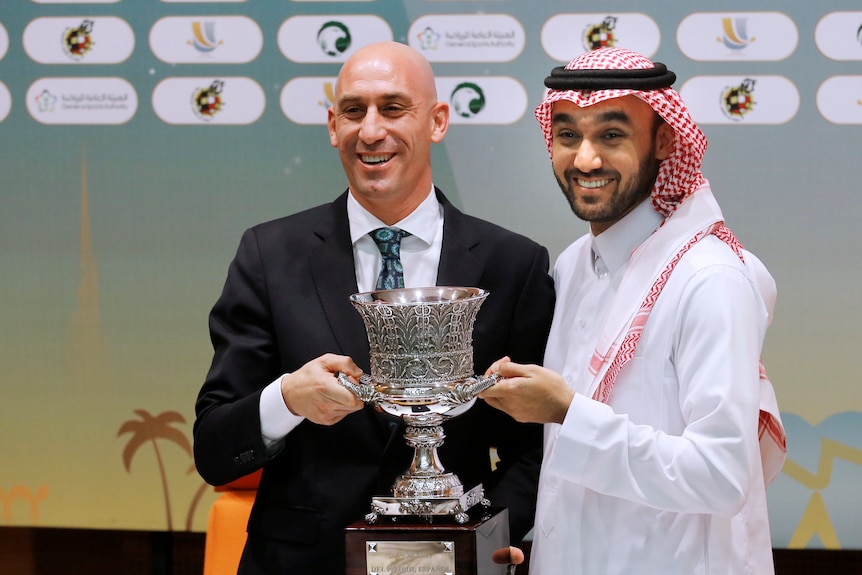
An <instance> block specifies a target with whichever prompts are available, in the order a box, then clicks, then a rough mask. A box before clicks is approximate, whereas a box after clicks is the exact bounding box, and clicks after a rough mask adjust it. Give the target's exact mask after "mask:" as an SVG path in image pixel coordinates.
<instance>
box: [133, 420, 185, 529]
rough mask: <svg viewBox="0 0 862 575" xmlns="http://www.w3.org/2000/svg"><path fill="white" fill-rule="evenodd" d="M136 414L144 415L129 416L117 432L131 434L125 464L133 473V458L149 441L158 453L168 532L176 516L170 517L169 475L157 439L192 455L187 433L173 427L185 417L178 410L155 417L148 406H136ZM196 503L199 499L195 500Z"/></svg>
mask: <svg viewBox="0 0 862 575" xmlns="http://www.w3.org/2000/svg"><path fill="white" fill-rule="evenodd" d="M135 413H136V414H138V416H139V417H140V418H141V419H140V420H134V419H130V420H128V421H126V422H125V423H123V425H122V426H121V427H120V430H119V431H118V432H117V437H119V436H121V435H123V434H124V433H131V434H132V437H131V439H129V442H128V443H127V444H126V447H125V449H124V450H123V463H125V465H126V471H127V472H129V473H131V466H132V458H133V457H134V456H135V454H136V453H137V452H138V448H139V447H141V446H142V445H144V444H145V443H147V442H149V443H150V444H152V446H153V449H154V450H155V452H156V461H157V462H158V464H159V472H160V474H161V477H162V491H163V492H164V494H165V511H166V515H167V518H168V531H173V519H172V517H171V499H170V493H169V491H168V476H167V473H166V472H165V465H164V462H163V461H162V454H161V452H160V451H159V443H158V442H157V441H156V440H157V439H164V440H167V441H172V442H173V443H175V444H176V445H178V446H180V448H182V449H183V451H185V452H186V453H187V454H188V455H189V457H193V455H192V446H191V442H189V440H188V438H187V437H186V435H185V434H184V433H183V432H182V431H180V430H179V429H176V428H174V427H171V425H172V424H174V423H185V422H186V420H185V418H184V417H183V416H182V415H181V414H180V413H179V412H177V411H164V412H162V413H160V414H158V415H156V416H153V415H152V414H150V412H148V411H147V410H145V409H136V410H135ZM194 503H195V504H196V503H197V501H195V502H194Z"/></svg>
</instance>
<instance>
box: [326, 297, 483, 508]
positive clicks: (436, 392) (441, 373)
mask: <svg viewBox="0 0 862 575" xmlns="http://www.w3.org/2000/svg"><path fill="white" fill-rule="evenodd" d="M486 297H488V292H487V291H485V290H482V289H479V288H469V287H425V288H406V289H394V290H380V291H372V292H365V293H358V294H354V295H352V296H350V302H351V303H352V304H353V306H354V307H355V308H356V309H357V311H359V313H360V314H361V315H362V319H363V321H364V322H365V328H366V330H367V331H368V342H369V344H370V351H371V374H370V375H368V374H364V375H362V377H361V378H360V380H359V384H358V385H357V384H355V383H353V382H352V381H351V380H350V379H349V378H348V377H347V376H346V375H345V374H339V376H338V379H339V382H340V383H341V385H343V386H344V387H346V388H347V389H349V390H350V391H352V392H353V393H354V394H356V396H357V397H358V398H359V399H361V400H362V401H364V402H365V403H369V404H372V405H375V406H378V407H380V408H381V409H382V410H383V411H384V412H385V413H387V414H389V415H390V416H391V417H393V418H397V419H401V420H403V421H404V423H405V424H406V425H407V429H406V431H405V433H404V437H405V440H406V441H407V444H408V445H410V446H411V447H413V449H414V454H413V462H412V464H411V465H410V468H409V469H408V470H407V472H406V473H405V474H404V475H402V476H401V477H399V478H398V479H397V480H396V481H395V484H394V486H393V495H394V497H375V498H373V499H372V502H371V508H372V511H371V513H369V514H368V515H366V521H368V522H369V523H375V522H376V521H377V518H378V516H379V515H391V516H399V515H421V516H425V517H431V516H434V515H451V516H453V517H454V518H455V520H456V521H458V522H459V523H464V522H466V521H467V520H468V516H467V513H466V512H467V511H468V510H469V509H470V508H471V507H473V506H474V505H475V504H477V503H481V504H483V505H485V506H486V507H487V506H488V505H489V502H488V501H487V500H486V499H485V496H484V492H483V490H482V486H481V485H477V486H476V487H474V488H472V489H470V490H469V491H467V492H465V491H464V486H463V485H462V483H461V481H460V480H459V479H458V477H457V476H456V475H455V474H453V473H448V472H446V471H445V470H444V468H443V466H442V465H441V463H440V460H439V458H438V456H437V448H438V447H440V446H441V445H442V444H443V440H444V438H445V435H444V433H443V427H442V423H443V422H444V421H446V420H447V419H449V418H452V417H455V416H457V415H460V414H462V413H464V412H466V411H467V410H468V409H470V407H472V405H473V403H475V401H476V395H478V394H479V393H480V392H482V391H484V390H485V389H488V388H489V387H491V386H492V385H494V383H495V382H496V380H497V377H496V375H492V376H490V377H488V378H484V379H479V378H476V377H475V376H474V375H473V322H474V321H475V319H476V313H477V312H478V311H479V307H480V306H481V305H482V302H484V300H485V298H486Z"/></svg>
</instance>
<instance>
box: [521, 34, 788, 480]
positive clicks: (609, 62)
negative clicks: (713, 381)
mask: <svg viewBox="0 0 862 575" xmlns="http://www.w3.org/2000/svg"><path fill="white" fill-rule="evenodd" d="M654 66H655V65H654V64H653V62H652V61H650V60H649V59H648V58H646V57H644V56H642V55H640V54H638V53H636V52H632V51H630V50H626V49H621V48H600V49H598V50H593V51H590V52H586V53H584V54H582V55H580V56H578V57H577V58H575V59H573V60H572V61H571V62H569V63H568V64H567V65H566V66H565V69H566V70H639V69H644V70H646V69H651V68H653V67H654ZM628 95H632V96H636V97H637V98H640V99H641V100H643V101H644V102H646V103H647V104H649V105H650V107H652V108H653V110H655V111H656V113H657V114H659V116H661V117H662V118H663V119H664V121H665V122H667V124H669V125H670V126H671V127H672V128H673V129H674V131H675V133H676V137H675V140H674V147H673V150H672V152H671V154H670V155H669V156H668V157H667V158H666V159H665V160H663V161H662V162H661V165H660V167H659V171H658V176H657V177H656V182H655V185H654V186H653V189H652V192H651V194H650V200H651V202H652V205H653V207H654V208H655V209H656V211H658V212H659V213H660V214H662V215H663V216H665V223H667V222H669V221H670V220H671V219H673V215H674V213H675V212H676V211H677V209H678V208H679V206H680V204H681V203H683V202H684V201H685V199H686V198H688V197H689V196H691V195H692V194H694V193H695V191H697V190H698V189H700V188H701V187H704V186H706V180H705V178H704V176H703V174H702V172H701V169H700V168H701V162H702V160H703V156H704V153H705V152H706V147H707V141H706V136H705V135H704V134H703V132H702V131H701V129H700V128H699V127H698V126H697V125H696V124H695V123H694V120H693V119H692V118H691V115H690V114H689V112H688V108H687V107H686V105H685V103H684V102H683V100H682V98H681V97H680V95H679V93H677V91H676V90H674V89H673V88H671V87H666V88H659V89H654V90H638V89H631V88H614V89H591V90H556V89H551V90H549V91H548V92H547V94H546V96H545V98H544V99H543V100H542V102H541V104H539V106H537V107H536V111H535V115H536V119H537V120H538V121H539V125H540V126H541V128H542V132H543V133H544V136H545V141H546V143H547V146H548V152H549V153H550V154H552V155H553V138H552V132H551V124H552V118H553V107H554V103H555V102H558V101H560V100H568V101H570V102H573V103H574V104H576V105H578V106H580V107H582V108H583V107H587V106H592V105H594V104H597V103H599V102H603V101H605V100H609V99H612V98H621V97H623V96H628ZM716 209H717V206H716ZM718 214H719V218H720V211H718ZM680 218H682V216H680ZM663 227H664V225H663ZM663 231H668V230H663ZM687 234H688V235H686V237H684V238H682V241H681V243H679V244H677V245H676V247H675V248H674V250H673V253H672V254H671V257H669V258H668V259H667V260H662V261H663V263H662V264H661V265H660V266H656V269H655V275H654V278H655V279H654V282H653V284H652V286H651V287H650V288H649V290H648V291H647V293H646V295H645V297H644V299H643V300H642V303H641V305H640V307H639V308H638V309H637V310H632V311H633V313H631V314H629V315H628V316H626V320H625V321H624V322H623V323H616V324H614V325H607V326H605V330H604V332H603V334H602V336H601V338H600V340H601V341H602V342H605V344H606V345H602V344H600V345H599V346H598V347H597V348H596V350H595V352H594V354H593V358H592V360H591V362H590V372H591V373H592V374H593V375H594V376H596V377H599V378H601V379H600V381H599V383H598V386H597V387H596V391H595V393H594V395H593V399H596V400H598V401H602V402H603V403H607V402H608V400H609V398H610V394H611V391H612V389H613V386H614V383H615V382H616V378H617V375H618V374H619V373H620V371H621V370H622V368H623V366H624V365H625V364H626V363H627V362H628V361H629V360H630V359H632V358H633V357H634V353H635V349H636V348H637V344H638V340H639V339H640V336H641V333H642V331H643V328H644V325H645V324H646V321H647V318H648V316H649V313H650V311H651V310H652V307H653V305H654V303H655V302H656V300H657V299H658V296H659V295H660V294H661V291H662V289H663V288H664V286H665V284H666V283H667V280H668V278H669V277H670V274H671V272H672V271H673V268H674V267H675V266H676V263H677V262H679V260H680V259H682V257H683V255H684V254H685V253H686V252H687V251H688V250H689V249H690V248H691V247H692V246H693V245H694V244H695V243H697V242H698V241H699V240H700V239H702V238H703V237H705V236H707V235H715V236H717V237H718V238H719V239H721V240H722V241H724V242H725V243H727V244H728V245H729V246H730V247H731V248H732V249H733V251H734V253H736V254H737V256H739V258H740V259H741V260H742V261H743V262H745V257H744V255H745V253H746V252H745V251H744V250H743V247H742V245H741V244H740V243H739V241H738V240H737V238H736V237H735V236H734V235H733V232H731V231H730V229H729V228H728V227H727V226H725V225H724V222H723V221H721V219H717V220H714V221H708V220H704V225H703V227H702V228H700V229H699V230H696V231H695V232H694V233H691V232H687ZM653 265H655V264H654V263H653ZM612 315H614V314H612ZM760 378H761V385H760V387H761V414H760V426H759V427H760V430H759V434H760V444H761V459H762V462H763V467H764V479H765V480H766V482H767V484H769V483H771V482H772V480H773V479H774V478H775V477H776V476H777V475H778V473H779V471H780V470H781V466H782V465H783V463H784V459H785V456H786V451H787V447H786V438H785V434H784V429H783V427H782V425H781V420H780V416H779V413H778V406H777V402H776V401H775V395H774V391H773V389H772V384H771V383H770V382H769V379H768V378H767V376H766V371H765V370H764V368H763V364H762V362H761V365H760Z"/></svg>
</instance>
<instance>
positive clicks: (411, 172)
mask: <svg viewBox="0 0 862 575" xmlns="http://www.w3.org/2000/svg"><path fill="white" fill-rule="evenodd" d="M328 124H329V139H330V143H331V144H332V145H333V146H334V147H336V148H338V152H339V155H340V156H341V163H342V165H343V166H344V171H345V173H346V174H347V180H348V183H349V184H350V193H351V194H352V195H353V197H354V198H356V200H357V201H358V202H359V203H360V204H361V205H362V206H363V207H365V209H367V210H368V211H370V212H371V213H372V214H374V215H375V216H376V217H377V218H379V219H380V220H381V221H383V222H384V223H386V224H387V225H392V224H393V223H395V222H398V221H400V220H401V219H403V218H404V217H406V216H407V215H408V214H410V213H411V212H412V211H413V210H414V209H415V208H416V206H418V205H419V204H420V203H421V202H422V201H423V200H424V199H425V198H427V197H428V194H429V193H431V188H432V183H431V145H432V144H436V143H439V142H440V141H442V140H443V136H444V135H445V134H446V129H447V127H448V125H449V104H448V103H446V102H438V101H437V89H436V86H435V83H434V73H433V71H432V70H431V65H430V64H429V63H428V61H427V60H426V59H425V58H424V57H423V56H422V54H420V53H419V52H417V51H416V50H414V49H413V48H410V47H409V46H406V45H404V44H398V43H396V42H381V43H378V44H370V45H368V46H365V47H364V48H361V49H359V50H357V51H356V52H355V53H354V54H353V55H351V56H350V58H348V59H347V61H346V62H345V63H344V66H342V68H341V73H339V74H338V80H337V82H336V85H335V102H334V103H333V105H332V106H331V107H330V108H329V112H328Z"/></svg>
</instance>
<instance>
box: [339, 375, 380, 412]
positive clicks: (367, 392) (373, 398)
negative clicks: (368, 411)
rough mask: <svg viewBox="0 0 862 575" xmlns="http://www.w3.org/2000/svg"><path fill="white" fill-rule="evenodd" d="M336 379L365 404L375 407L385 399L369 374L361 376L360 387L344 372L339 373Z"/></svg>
mask: <svg viewBox="0 0 862 575" xmlns="http://www.w3.org/2000/svg"><path fill="white" fill-rule="evenodd" d="M336 377H337V378H338V383H340V384H341V385H342V386H344V387H346V388H347V389H348V390H349V391H350V392H351V393H353V395H355V396H356V397H358V398H359V399H360V400H361V401H363V402H365V403H370V404H371V405H374V404H376V403H377V402H378V401H380V399H381V398H382V397H383V396H382V395H381V393H380V392H379V391H377V390H376V389H375V388H374V386H373V385H372V384H371V376H369V375H367V374H363V375H361V376H359V385H356V384H355V383H353V382H352V381H350V378H349V377H348V376H347V374H346V373H344V372H343V371H339V372H338V373H337V374H336Z"/></svg>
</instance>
